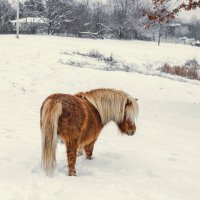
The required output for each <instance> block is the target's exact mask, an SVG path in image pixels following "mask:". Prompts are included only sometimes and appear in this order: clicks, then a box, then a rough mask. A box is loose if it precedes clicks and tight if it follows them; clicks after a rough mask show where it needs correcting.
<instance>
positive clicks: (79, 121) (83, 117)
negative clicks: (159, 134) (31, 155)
mask: <svg viewBox="0 0 200 200" xmlns="http://www.w3.org/2000/svg"><path fill="white" fill-rule="evenodd" d="M136 100H137V99H134V98H132V97H130V96H129V95H128V94H126V93H125V92H123V91H118V90H114V89H95V90H91V91H89V92H85V93H83V92H81V93H78V94H76V95H70V94H52V95H51V96H49V97H47V99H46V100H45V101H44V102H43V104H42V107H41V112H40V125H41V132H42V166H43V169H44V171H45V172H46V174H47V175H49V174H51V173H52V172H53V169H54V168H55V164H56V143H57V137H60V138H61V140H62V141H63V142H64V143H65V144H66V149H67V158H68V174H69V176H76V170H75V163H76V157H77V151H78V149H84V151H85V154H86V158H87V159H89V160H90V159H91V156H92V152H93V148H94V144H95V142H96V140H97V138H98V136H99V133H100V131H101V129H102V128H103V126H104V125H105V124H107V123H108V122H109V121H114V122H116V124H117V125H118V127H119V130H120V131H121V133H124V134H126V135H133V134H134V133H135V131H136V125H135V118H136V117H137V115H138V104H137V101H136Z"/></svg>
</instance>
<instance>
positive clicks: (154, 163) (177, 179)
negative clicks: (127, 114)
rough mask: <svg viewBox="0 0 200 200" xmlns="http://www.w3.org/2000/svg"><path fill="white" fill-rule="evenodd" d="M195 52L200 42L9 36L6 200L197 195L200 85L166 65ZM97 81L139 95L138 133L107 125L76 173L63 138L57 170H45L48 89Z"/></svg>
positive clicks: (1, 155) (4, 96)
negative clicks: (70, 172)
mask: <svg viewBox="0 0 200 200" xmlns="http://www.w3.org/2000/svg"><path fill="white" fill-rule="evenodd" d="M94 50H95V51H97V52H99V53H101V54H102V55H104V57H113V58H114V59H115V61H116V60H117V61H116V62H115V64H116V65H117V66H118V69H119V70H120V67H122V66H129V68H128V69H129V70H128V71H131V72H122V71H104V70H110V68H109V67H110V66H109V64H108V63H106V62H104V61H102V60H97V59H96V58H92V57H89V56H85V55H89V52H91V51H94ZM193 58H195V59H196V60H197V61H200V48H198V47H191V46H185V45H175V44H161V46H160V47H158V46H157V44H156V43H151V42H139V41H132V42H131V41H114V40H88V39H75V38H64V37H48V36H21V38H20V39H19V40H17V39H16V38H15V37H14V36H13V35H7V36H4V35H1V36H0V70H1V71H0V73H1V75H0V84H1V86H0V94H1V98H0V102H1V103H0V113H1V115H0V121H1V123H0V136H1V139H0V199H2V200H47V199H48V200H64V199H68V200H78V199H83V200H86V199H87V200H102V199H103V200H110V199H113V200H199V197H200V170H199V169H200V84H199V82H198V81H191V80H186V79H180V78H178V77H172V76H169V75H165V74H160V73H159V72H158V68H159V67H161V66H162V64H163V63H165V62H168V63H172V64H176V63H177V64H183V63H185V61H187V60H188V59H193ZM114 66H115V65H114V64H112V67H114ZM91 68H93V69H91ZM97 69H101V70H97ZM102 69H104V70H102ZM112 69H113V70H118V69H114V68H112ZM121 70H123V68H122V69H121ZM136 71H137V72H140V73H137V72H136ZM144 74H152V75H156V74H157V75H160V76H167V77H169V78H170V79H167V78H163V77H160V76H152V75H144ZM171 79H173V80H171ZM178 80H181V81H178ZM182 81H184V82H182ZM99 87H106V88H116V89H122V90H124V91H126V92H128V93H129V94H130V95H132V96H133V97H136V98H138V99H139V106H140V116H139V120H138V130H137V133H136V134H135V135H134V136H132V137H127V136H122V135H120V134H119V132H118V130H117V127H116V126H115V125H114V124H113V123H110V124H108V125H107V126H106V127H105V128H104V129H103V131H102V133H101V134H100V137H99V139H98V141H97V144H96V146H95V150H94V159H93V160H91V161H88V160H86V159H85V158H84V156H82V157H79V158H78V160H77V165H76V168H77V173H78V176H77V177H68V176H67V173H66V153H65V147H64V146H63V145H62V144H59V145H58V149H57V169H56V171H55V173H54V176H53V177H50V178H49V177H45V176H44V174H43V173H42V171H41V169H40V155H41V138H40V129H39V110H40V106H41V103H42V102H43V100H44V98H46V97H47V96H48V95H49V94H52V93H56V92H60V93H71V94H73V93H76V92H79V91H86V90H90V89H93V88H99Z"/></svg>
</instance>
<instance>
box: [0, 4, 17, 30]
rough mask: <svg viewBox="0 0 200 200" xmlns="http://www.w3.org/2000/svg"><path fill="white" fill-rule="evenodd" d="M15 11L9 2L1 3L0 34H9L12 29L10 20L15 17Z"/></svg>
mask: <svg viewBox="0 0 200 200" xmlns="http://www.w3.org/2000/svg"><path fill="white" fill-rule="evenodd" d="M14 15H15V11H14V9H13V8H12V7H11V5H10V3H9V2H8V0H1V1H0V33H4V32H8V31H9V29H11V27H10V26H11V25H10V24H9V20H10V19H12V17H14Z"/></svg>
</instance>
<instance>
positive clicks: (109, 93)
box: [78, 89, 139, 124]
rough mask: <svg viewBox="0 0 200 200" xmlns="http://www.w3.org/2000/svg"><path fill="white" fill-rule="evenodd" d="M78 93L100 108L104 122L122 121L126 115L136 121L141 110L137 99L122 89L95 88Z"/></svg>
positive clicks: (130, 119)
mask: <svg viewBox="0 0 200 200" xmlns="http://www.w3.org/2000/svg"><path fill="white" fill-rule="evenodd" d="M78 95H81V97H82V98H85V99H87V100H88V101H89V102H90V103H91V104H92V105H93V106H94V107H95V108H96V109H97V110H98V112H99V114H100V117H101V121H102V124H106V123H107V122H109V121H115V122H117V123H120V122H122V121H123V120H124V117H125V115H126V119H127V120H129V121H130V122H132V123H134V121H135V118H136V117H137V115H138V112H139V109H138V104H137V101H136V99H134V98H132V97H130V96H129V95H128V94H126V93H125V92H123V91H120V90H115V89H95V90H91V91H89V92H85V93H80V94H78ZM126 105H127V106H126Z"/></svg>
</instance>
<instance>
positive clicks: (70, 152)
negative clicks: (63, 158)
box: [67, 143, 78, 176]
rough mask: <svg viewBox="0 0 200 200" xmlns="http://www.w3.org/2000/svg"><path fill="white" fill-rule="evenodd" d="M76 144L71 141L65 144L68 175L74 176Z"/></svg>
mask: <svg viewBox="0 0 200 200" xmlns="http://www.w3.org/2000/svg"><path fill="white" fill-rule="evenodd" d="M77 149H78V144H76V143H71V144H68V145H67V159H68V175H69V176H76V169H75V164H76V155H77Z"/></svg>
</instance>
